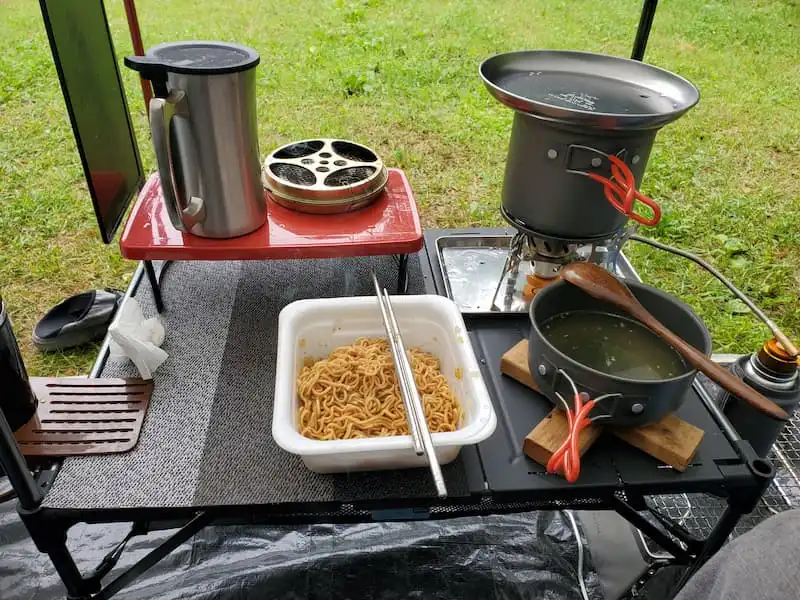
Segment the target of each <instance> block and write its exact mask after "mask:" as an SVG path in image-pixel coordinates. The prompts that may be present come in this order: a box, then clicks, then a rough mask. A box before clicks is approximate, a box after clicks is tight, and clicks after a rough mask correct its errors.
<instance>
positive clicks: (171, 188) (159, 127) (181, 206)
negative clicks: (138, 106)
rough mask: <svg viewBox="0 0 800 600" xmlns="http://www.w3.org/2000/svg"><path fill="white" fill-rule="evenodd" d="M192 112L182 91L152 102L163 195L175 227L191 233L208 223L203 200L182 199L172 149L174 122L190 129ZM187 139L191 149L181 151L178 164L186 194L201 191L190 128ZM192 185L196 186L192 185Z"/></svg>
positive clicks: (154, 134) (152, 122) (154, 140)
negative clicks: (179, 121) (182, 123)
mask: <svg viewBox="0 0 800 600" xmlns="http://www.w3.org/2000/svg"><path fill="white" fill-rule="evenodd" d="M188 117H189V111H188V107H187V105H186V97H185V95H184V93H183V92H182V91H180V90H176V91H173V92H171V93H170V94H169V95H168V96H167V97H166V98H153V99H152V100H150V132H151V133H152V136H153V147H154V148H155V151H156V162H157V163H158V175H159V178H160V179H161V189H162V191H163V192H164V204H166V206H167V213H168V214H169V220H170V221H172V225H173V226H174V227H175V228H176V229H178V230H179V231H187V232H191V230H192V228H193V227H194V226H195V225H196V224H197V223H200V222H202V221H203V220H204V219H205V216H206V214H205V209H204V207H203V199H202V198H200V197H199V196H194V195H192V197H191V198H182V197H181V196H180V193H179V191H178V189H179V188H178V186H177V185H176V181H175V179H176V177H175V160H176V156H175V152H173V149H172V136H170V131H171V130H172V121H173V119H175V120H176V121H177V120H178V119H183V120H185V122H186V124H187V125H188ZM181 139H184V140H186V139H188V140H189V141H188V143H187V144H185V145H188V146H190V147H188V148H179V149H178V157H177V160H179V161H180V163H181V164H180V165H179V166H180V168H179V169H178V172H179V173H180V176H181V177H182V178H183V179H184V186H183V188H182V189H184V190H194V189H199V187H198V185H196V183H197V182H196V181H195V179H196V174H197V173H196V169H197V167H196V164H197V160H196V159H195V158H196V157H195V144H194V138H193V136H192V135H191V130H190V129H189V128H188V127H187V129H186V133H185V135H184V137H183V138H181ZM190 182H192V183H194V185H191V184H190Z"/></svg>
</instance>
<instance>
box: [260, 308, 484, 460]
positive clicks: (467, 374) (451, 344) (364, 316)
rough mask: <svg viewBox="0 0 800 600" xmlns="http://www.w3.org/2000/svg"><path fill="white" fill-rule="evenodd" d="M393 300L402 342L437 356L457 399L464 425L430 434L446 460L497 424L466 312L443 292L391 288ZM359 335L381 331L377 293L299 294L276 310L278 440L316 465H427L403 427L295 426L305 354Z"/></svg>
mask: <svg viewBox="0 0 800 600" xmlns="http://www.w3.org/2000/svg"><path fill="white" fill-rule="evenodd" d="M392 307H393V308H394V312H395V315H396V316H397V321H398V324H399V326H400V332H401V334H402V336H403V341H404V342H405V344H406V347H407V348H421V349H422V350H425V351H427V352H430V353H432V354H433V355H434V356H436V357H438V358H439V360H440V363H441V369H442V374H443V375H444V376H445V377H447V382H448V383H449V384H450V387H451V389H452V390H453V393H454V394H455V395H456V398H458V401H459V402H460V404H461V408H462V411H463V413H464V416H463V420H462V424H461V427H460V428H459V429H458V430H456V431H451V432H443V433H434V434H432V436H431V437H432V439H433V445H434V448H435V450H436V456H437V458H438V460H439V463H440V464H443V465H444V464H447V463H449V462H452V461H453V460H454V459H455V458H456V457H457V456H458V453H459V452H460V450H461V447H462V446H465V445H468V444H477V443H478V442H481V441H483V440H485V439H486V438H488V437H489V436H490V435H492V433H493V432H494V429H495V426H496V425H497V417H496V416H495V413H494V409H493V408H492V402H491V399H490V398H489V393H488V391H487V390H486V386H485V385H484V382H483V377H482V376H481V373H480V370H479V368H478V362H477V360H476V359H475V354H474V352H473V351H472V345H471V344H470V341H469V339H468V337H467V332H466V327H465V326H464V319H463V318H462V317H461V313H460V312H459V310H458V307H457V306H456V305H455V304H454V303H453V302H452V301H450V300H448V299H447V298H443V297H441V296H433V295H430V296H392ZM362 337H380V338H385V337H386V334H385V332H384V329H383V322H382V320H381V315H380V309H379V307H378V301H377V299H376V298H375V297H369V296H365V297H357V298H320V299H313V300H298V301H296V302H292V303H291V304H289V305H288V306H286V307H285V308H284V309H283V310H282V311H281V314H280V317H279V319H278V361H277V366H276V375H275V400H274V402H275V406H274V410H273V415H272V436H273V438H275V442H276V443H277V444H278V445H279V446H280V447H281V448H283V449H284V450H286V451H287V452H291V453H293V454H297V455H299V456H301V457H302V459H303V461H304V462H305V464H306V466H307V467H308V468H309V469H311V470H312V471H316V472H317V473H341V472H347V471H376V470H383V469H402V468H408V467H424V466H427V464H428V463H427V460H426V458H425V456H424V455H423V456H417V455H416V454H415V453H414V449H413V447H412V443H411V436H408V435H403V436H391V437H389V436H387V437H375V438H360V439H353V440H329V441H323V440H312V439H309V438H306V437H304V436H302V435H300V433H299V432H298V429H297V408H298V399H297V375H298V374H299V373H300V369H301V368H302V367H303V364H304V359H305V358H306V357H312V358H314V359H320V358H325V357H326V356H328V354H330V352H331V351H332V350H334V349H335V348H337V347H339V346H344V345H347V344H351V343H353V342H355V341H356V340H357V339H358V338H362Z"/></svg>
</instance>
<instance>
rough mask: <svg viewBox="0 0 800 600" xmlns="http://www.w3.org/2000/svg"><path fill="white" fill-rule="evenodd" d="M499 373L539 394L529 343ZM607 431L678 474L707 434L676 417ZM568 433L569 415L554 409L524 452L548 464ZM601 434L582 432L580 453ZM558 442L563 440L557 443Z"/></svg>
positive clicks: (591, 430) (506, 360) (504, 361)
mask: <svg viewBox="0 0 800 600" xmlns="http://www.w3.org/2000/svg"><path fill="white" fill-rule="evenodd" d="M500 372H501V373H503V374H505V375H508V376H509V377H512V378H513V379H516V380H517V381H519V382H520V383H522V384H523V385H526V386H528V387H529V388H531V389H533V390H536V391H538V389H537V387H536V384H535V382H534V381H533V377H532V376H531V372H530V369H529V368H528V340H521V341H520V342H518V343H517V344H516V345H515V346H514V347H513V348H510V349H509V350H508V351H507V352H506V353H505V354H503V357H502V358H501V359H500ZM559 415H560V417H559ZM608 430H609V431H610V432H611V433H612V434H614V435H615V436H616V437H618V438H619V439H621V440H623V441H625V442H627V443H628V444H630V445H631V446H634V447H636V448H638V449H639V450H641V451H642V452H645V453H646V454H649V455H650V456H652V457H653V458H656V459H658V460H660V461H661V462H664V463H666V464H668V465H670V466H671V467H672V468H674V469H676V470H678V471H685V470H686V468H687V467H688V466H689V465H690V464H691V462H692V460H693V459H694V457H695V454H697V448H698V447H699V446H700V442H701V441H702V440H703V435H704V433H703V430H702V429H700V428H699V427H695V426H694V425H692V424H691V423H687V422H686V421H683V420H681V419H680V418H679V417H678V416H676V415H674V414H670V415H667V416H665V417H664V418H663V419H661V420H660V421H659V422H657V423H651V424H649V425H642V426H641V427H635V428H631V427H625V428H608ZM566 431H567V420H566V416H565V415H564V413H563V412H562V411H560V410H556V409H553V411H551V412H550V414H549V415H547V417H545V418H544V419H543V420H542V422H541V423H539V424H538V425H537V426H536V427H535V428H534V429H533V431H531V432H530V433H529V434H528V435H527V436H526V437H525V441H524V442H523V452H525V454H526V455H528V456H529V457H531V458H532V459H533V460H535V461H536V462H538V463H539V464H543V465H546V464H547V461H548V460H549V459H550V456H551V455H552V454H553V452H555V451H556V450H557V449H558V447H559V446H560V445H561V443H562V442H563V440H564V438H565V437H566V435H567V434H566ZM602 431H603V429H601V428H600V427H591V428H587V429H585V430H584V431H583V432H581V438H580V444H581V454H583V453H584V452H585V451H586V450H587V449H588V448H589V447H590V446H591V445H592V444H593V443H594V442H595V440H596V439H597V438H598V437H599V436H600V433H601V432H602ZM584 435H585V436H586V439H585V440H584ZM559 439H560V440H561V441H558V442H557V440H559ZM556 442H557V443H556ZM584 444H586V445H585V446H584Z"/></svg>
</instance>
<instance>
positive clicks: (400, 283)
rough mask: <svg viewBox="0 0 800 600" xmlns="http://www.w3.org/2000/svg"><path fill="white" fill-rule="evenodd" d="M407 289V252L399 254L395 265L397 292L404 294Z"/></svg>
mask: <svg viewBox="0 0 800 600" xmlns="http://www.w3.org/2000/svg"><path fill="white" fill-rule="evenodd" d="M407 290H408V254H401V255H400V262H399V264H398V267H397V293H398V294H405V293H406V291H407Z"/></svg>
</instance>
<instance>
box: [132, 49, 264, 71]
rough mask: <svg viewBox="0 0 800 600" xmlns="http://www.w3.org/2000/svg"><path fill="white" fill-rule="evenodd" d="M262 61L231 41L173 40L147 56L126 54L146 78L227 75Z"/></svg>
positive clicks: (250, 51)
mask: <svg viewBox="0 0 800 600" xmlns="http://www.w3.org/2000/svg"><path fill="white" fill-rule="evenodd" d="M260 60H261V58H260V56H259V54H258V52H256V51H255V50H254V49H252V48H248V47H247V46H241V45H239V44H229V43H227V42H207V41H190V42H170V43H166V44H159V45H157V46H153V47H152V48H150V49H149V50H148V51H147V53H146V54H145V56H126V57H125V65H126V66H127V67H129V68H131V69H134V70H135V71H139V72H141V74H142V76H143V77H145V78H146V79H164V78H166V73H183V74H186V75H225V74H227V73H236V72H239V71H246V70H247V69H250V68H252V67H255V66H256V65H257V64H258V63H259V61H260Z"/></svg>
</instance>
